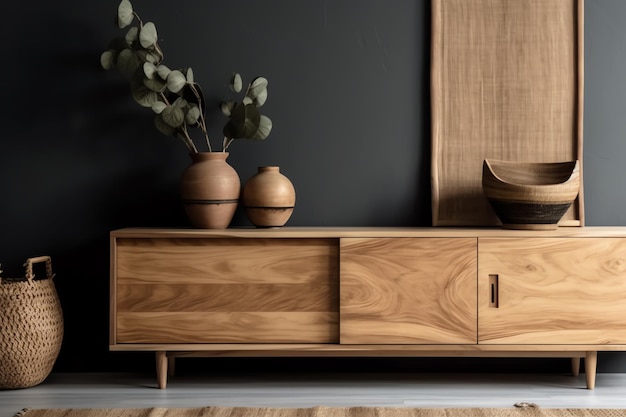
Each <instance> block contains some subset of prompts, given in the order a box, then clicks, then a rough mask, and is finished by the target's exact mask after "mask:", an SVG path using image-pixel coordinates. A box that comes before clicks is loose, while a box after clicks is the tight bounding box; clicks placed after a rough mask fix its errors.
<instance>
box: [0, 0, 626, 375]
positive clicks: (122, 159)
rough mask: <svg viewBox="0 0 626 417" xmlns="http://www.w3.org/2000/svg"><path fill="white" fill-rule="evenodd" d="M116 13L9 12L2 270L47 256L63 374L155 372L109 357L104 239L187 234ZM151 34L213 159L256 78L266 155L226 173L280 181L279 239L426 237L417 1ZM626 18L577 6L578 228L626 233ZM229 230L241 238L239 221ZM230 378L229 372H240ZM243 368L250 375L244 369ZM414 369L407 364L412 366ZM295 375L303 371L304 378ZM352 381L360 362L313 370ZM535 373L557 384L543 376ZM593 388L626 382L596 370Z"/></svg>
mask: <svg viewBox="0 0 626 417" xmlns="http://www.w3.org/2000/svg"><path fill="white" fill-rule="evenodd" d="M117 3H118V1H117V0H111V1H108V0H107V1H96V2H85V1H78V0H63V1H60V2H49V1H44V0H33V1H31V2H10V3H9V5H8V6H5V8H4V13H3V24H2V25H1V28H0V31H1V32H0V33H1V34H2V39H3V45H2V50H3V60H2V64H1V70H0V71H1V73H0V74H1V78H0V79H1V80H2V86H3V87H4V91H5V93H4V95H3V101H4V103H3V106H2V109H3V110H2V113H1V118H2V125H3V126H4V129H3V133H2V136H1V139H0V156H1V162H0V181H1V182H0V192H1V193H2V194H1V196H2V197H1V199H0V201H1V204H0V236H1V238H0V262H2V264H3V266H4V269H5V271H6V272H5V274H6V275H21V274H22V273H23V272H22V269H21V265H22V263H23V261H24V260H25V259H26V258H27V257H30V256H34V255H40V254H49V255H51V256H52V257H53V263H54V264H53V266H54V269H55V272H56V273H57V286H58V289H59V293H60V297H61V300H62V303H63V307H64V312H65V320H66V337H65V341H64V345H63V350H62V353H61V356H60V358H59V361H58V362H57V369H59V370H68V371H94V370H95V371H99V370H108V369H131V370H132V369H138V368H141V367H144V366H145V367H148V366H149V367H151V366H152V356H150V355H147V354H141V353H131V354H122V353H109V352H107V344H108V256H109V247H108V233H109V231H110V230H112V229H115V228H120V227H126V226H167V227H169V226H171V227H176V226H187V222H186V219H185V217H184V215H183V213H182V210H181V207H180V203H179V201H178V195H177V192H178V188H177V187H178V181H179V178H180V174H181V172H182V170H183V169H184V168H185V167H186V165H187V164H188V163H189V159H188V156H187V155H186V152H185V149H184V147H183V145H182V144H181V143H179V142H177V140H176V139H173V138H168V137H165V136H162V135H160V134H159V133H157V132H156V130H155V129H154V128H153V125H152V115H151V114H150V112H149V111H146V110H144V109H142V108H139V107H138V106H137V105H135V103H134V102H133V101H132V99H131V98H130V97H129V95H128V85H127V83H126V82H125V81H124V79H123V78H122V77H121V76H119V75H118V74H117V73H107V72H104V71H103V70H102V69H101V68H100V66H99V56H100V53H101V52H102V51H103V50H104V49H105V47H106V46H107V44H108V42H109V40H110V39H111V38H112V37H114V36H117V35H118V34H120V31H119V30H118V29H116V28H115V26H114V25H113V23H112V22H113V17H114V15H115V11H116V8H117ZM134 5H135V8H136V9H137V11H138V12H139V13H140V15H141V16H142V17H143V19H144V20H145V21H148V20H152V21H154V22H155V23H156V24H157V29H158V30H159V35H160V39H161V41H160V43H161V46H162V48H163V50H164V52H165V63H166V64H167V65H168V66H170V67H172V68H177V67H185V66H191V67H192V68H193V69H194V72H195V75H196V79H197V80H198V81H199V82H200V83H201V85H202V87H203V89H204V94H205V96H206V98H207V100H208V102H209V105H210V106H212V109H213V110H211V112H210V114H209V115H208V117H209V121H210V133H211V136H212V137H213V138H214V140H215V141H216V142H218V141H219V137H220V131H221V126H222V124H223V122H224V119H223V117H222V116H221V115H220V114H219V113H218V111H217V103H218V102H219V101H220V100H222V99H223V98H225V97H226V95H227V81H228V78H229V76H230V74H231V73H232V72H233V71H238V72H241V73H242V75H243V76H244V78H245V79H246V80H249V79H250V78H252V77H253V76H256V75H265V76H266V77H267V78H268V79H269V81H270V96H269V100H268V102H267V104H266V107H265V112H266V113H267V114H268V115H269V116H270V117H271V118H272V119H273V121H274V130H273V132H272V134H271V136H270V137H269V138H268V139H267V140H266V141H264V142H246V141H242V142H237V143H235V144H233V145H232V147H231V156H230V158H229V161H230V163H231V164H232V165H233V166H234V167H235V168H236V169H237V171H238V172H239V174H240V176H241V178H242V180H244V181H245V180H246V179H247V178H249V177H250V176H251V175H253V174H254V172H255V171H256V167H257V166H259V165H279V166H280V167H281V171H282V172H283V173H284V174H286V175H287V176H288V177H289V178H291V180H292V181H293V183H294V185H295V187H296V190H297V207H296V210H295V213H294V215H293V217H292V218H291V220H290V222H289V224H290V225H328V226H428V225H430V221H431V219H430V182H429V178H430V171H429V170H430V165H429V159H430V145H429V142H430V123H429V118H430V112H429V100H430V97H429V88H428V77H429V42H430V35H429V33H430V5H429V2H428V1H415V0H393V1H382V0H378V1H375V0H358V1H357V0H338V1H292V0H267V1H263V2H260V1H253V0H238V1H230V2H214V1H202V2H201V1H193V0H177V1H164V0H159V1H155V0H135V1H134ZM625 17H626V3H625V2H623V1H621V0H588V1H587V5H586V22H585V24H586V81H585V82H586V99H585V100H586V101H585V146H584V153H585V160H584V163H585V199H586V218H587V223H588V224H589V225H623V224H626V214H624V213H626V193H625V192H624V191H625V190H624V185H623V184H624V181H623V177H625V176H626V163H625V162H626V141H625V140H624V138H623V137H622V132H623V131H624V130H625V128H626V118H625V117H624V116H623V114H624V113H625V110H626V83H625V82H624V81H623V74H624V73H625V72H626V27H625V26H624V25H623V21H624V18H625ZM235 224H236V225H247V224H248V223H247V221H246V219H245V217H244V216H243V215H242V214H241V213H238V214H237V216H236V219H235ZM455 361H456V360H455V359H447V360H441V361H432V360H428V361H420V360H415V361H414V362H411V363H413V368H411V367H407V360H402V361H397V360H378V361H374V362H370V363H369V364H368V369H372V363H377V364H379V366H380V367H381V368H382V369H385V370H389V369H392V368H393V367H394V366H396V367H397V368H398V369H414V370H424V369H427V370H428V369H436V368H441V369H444V370H445V369H447V368H446V367H447V366H449V365H450V364H454V366H455V367H456V370H458V369H459V368H458V365H459V362H458V361H457V362H455ZM226 362H227V365H225V369H230V368H229V367H230V366H234V367H236V366H237V364H238V363H239V364H240V363H242V362H246V361H244V360H239V362H236V363H234V362H232V361H231V362H228V361H226ZM260 362H261V361H256V362H254V361H253V360H248V361H247V362H246V364H247V366H249V365H250V364H251V363H255V364H258V363H260ZM409 362H410V361H409ZM485 362H487V364H488V366H487V369H492V370H502V369H510V370H515V369H519V370H528V369H530V368H528V366H529V365H528V363H529V362H532V361H525V362H524V363H523V364H521V365H520V364H519V362H515V361H512V362H509V361H503V360H499V361H497V360H489V361H487V360H483V361H482V362H481V365H480V366H477V365H476V363H477V362H476V361H467V360H466V361H462V362H460V363H461V364H462V368H461V369H466V370H472V371H475V370H477V369H485ZM303 363H304V362H300V365H299V366H304V365H302V364H303ZM307 363H309V364H312V365H311V366H312V367H314V368H316V369H319V366H324V365H323V364H326V365H325V366H329V365H328V364H329V363H330V364H331V365H332V366H337V365H338V364H340V365H345V366H352V367H353V368H355V369H362V368H363V366H362V361H361V362H359V361H356V362H355V361H351V360H342V361H335V362H334V363H333V361H332V360H329V359H327V360H324V361H318V360H314V359H311V360H309V362H307ZM533 363H536V364H537V365H536V367H537V369H548V368H552V367H557V368H558V369H564V370H566V369H567V364H566V363H565V362H558V363H557V362H555V361H549V362H545V361H537V362H533ZM600 371H601V372H613V371H621V372H623V371H626V356H625V355H622V354H613V355H602V356H601V360H600Z"/></svg>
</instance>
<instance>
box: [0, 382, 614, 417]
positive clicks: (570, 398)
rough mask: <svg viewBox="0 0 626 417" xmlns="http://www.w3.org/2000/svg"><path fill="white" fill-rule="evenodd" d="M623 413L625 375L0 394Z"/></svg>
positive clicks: (131, 385)
mask: <svg viewBox="0 0 626 417" xmlns="http://www.w3.org/2000/svg"><path fill="white" fill-rule="evenodd" d="M517 402H532V403H536V404H538V405H539V406H541V407H545V408H557V407H569V408H626V374H598V376H597V380H596V389H595V390H592V391H590V390H587V389H585V381H584V374H583V375H581V376H579V377H573V376H571V375H554V374H536V375H529V374H509V375H499V374H478V375H472V374H409V373H402V374H380V373H377V374H360V373H357V374H313V375H308V374H283V375H261V374H255V375H249V376H241V375H239V376H236V377H233V376H230V377H228V376H223V375H221V376H216V375H213V376H211V375H202V376H200V375H194V376H185V377H172V378H170V379H169V381H168V386H167V388H166V389H164V390H159V389H157V388H156V381H155V379H154V376H153V375H148V374H117V373H115V374H114V373H94V374H88V373H87V374H85V373H77V374H52V375H50V377H48V379H47V380H46V381H44V383H42V384H41V385H38V386H36V387H32V388H28V389H22V390H5V391H0V417H12V416H13V415H14V414H15V413H16V412H17V411H19V410H20V409H22V408H24V407H29V408H110V407H115V408H141V407H201V406H209V405H214V406H220V405H221V406H262V407H312V406H316V405H326V406H356V405H361V406H394V407H512V406H513V405H514V404H515V403H517Z"/></svg>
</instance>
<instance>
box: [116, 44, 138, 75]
mask: <svg viewBox="0 0 626 417" xmlns="http://www.w3.org/2000/svg"><path fill="white" fill-rule="evenodd" d="M141 64H142V62H141V60H139V59H137V55H136V54H135V53H134V52H133V51H132V50H131V49H124V50H123V51H122V52H120V53H119V55H118V56H117V64H116V65H117V69H119V70H120V72H121V73H122V74H126V75H127V76H130V75H132V74H133V73H134V72H135V70H136V69H137V68H138V67H139V66H140V65H141Z"/></svg>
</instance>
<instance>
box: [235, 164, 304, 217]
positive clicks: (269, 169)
mask: <svg viewBox="0 0 626 417" xmlns="http://www.w3.org/2000/svg"><path fill="white" fill-rule="evenodd" d="M241 200H242V203H243V206H244V209H245V211H246V215H247V216H248V219H250V222H252V224H253V225H255V226H257V227H281V226H284V225H285V223H287V220H289V218H290V217H291V214H292V213H293V208H294V206H295V204H296V190H295V189H294V187H293V184H292V183H291V181H290V180H289V178H287V177H286V176H284V175H283V174H281V173H280V168H279V167H277V166H266V167H259V168H258V172H257V173H256V174H255V175H254V176H253V177H252V178H250V179H249V180H248V181H247V182H246V183H245V185H244V186H243V190H242V192H241Z"/></svg>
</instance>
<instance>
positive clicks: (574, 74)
mask: <svg viewBox="0 0 626 417" xmlns="http://www.w3.org/2000/svg"><path fill="white" fill-rule="evenodd" d="M583 9H584V8H583V0H552V1H545V0H528V1H519V0H472V1H466V0H434V1H433V2H432V49H431V53H432V56H431V104H432V105H431V108H432V112H431V113H432V158H431V159H432V171H431V173H432V175H431V178H432V202H433V225H434V226H455V225H456V226H459V225H460V226H495V225H498V219H497V217H496V216H495V214H494V213H493V211H492V210H491V208H490V207H489V205H488V204H487V200H486V199H485V197H484V196H483V193H482V189H481V167H482V162H483V160H484V159H500V160H508V161H528V162H558V161H572V160H580V161H582V160H583V158H582V149H583V148H582V140H583V137H582V132H583V129H582V120H583V91H584V88H583V82H584V78H583V64H584V60H583V41H584V36H583ZM583 223H584V216H583V194H582V192H581V193H580V194H579V197H578V199H577V200H576V202H575V203H574V205H573V206H572V207H571V208H570V210H569V211H568V212H567V213H566V214H565V216H564V221H563V223H562V224H563V225H576V226H579V225H582V224H583Z"/></svg>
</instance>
